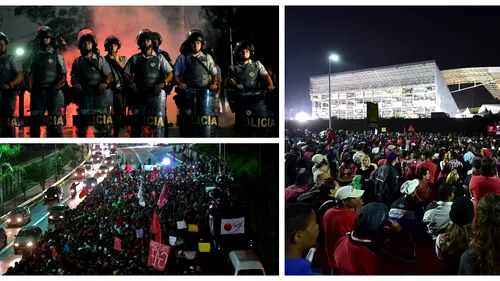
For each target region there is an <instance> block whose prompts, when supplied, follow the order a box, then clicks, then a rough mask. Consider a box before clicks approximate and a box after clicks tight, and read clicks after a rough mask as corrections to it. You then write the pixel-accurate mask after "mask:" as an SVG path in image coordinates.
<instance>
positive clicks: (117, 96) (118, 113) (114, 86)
mask: <svg viewBox="0 0 500 281" xmlns="http://www.w3.org/2000/svg"><path fill="white" fill-rule="evenodd" d="M121 46H122V42H121V41H120V39H118V37H116V36H115V35H110V36H108V37H107V38H106V40H105V41H104V49H105V50H106V52H108V54H107V55H106V56H105V57H104V59H106V61H107V62H108V64H109V66H110V69H111V84H110V88H111V90H112V91H113V109H114V114H113V115H114V116H113V118H114V121H113V122H114V125H115V126H114V131H113V136H114V137H115V138H117V137H119V134H120V128H121V127H122V126H123V124H122V118H123V116H124V115H125V101H124V99H125V94H124V90H125V86H126V85H127V84H128V82H129V81H127V80H126V78H125V72H124V71H123V68H125V65H126V64H127V58H126V57H125V56H120V55H119V54H118V51H119V50H120V48H121Z"/></svg>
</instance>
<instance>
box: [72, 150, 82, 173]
mask: <svg viewBox="0 0 500 281" xmlns="http://www.w3.org/2000/svg"><path fill="white" fill-rule="evenodd" d="M71 151H72V153H71V154H70V159H71V167H72V168H73V169H74V168H76V167H77V166H78V162H79V161H80V159H81V158H82V147H81V146H79V145H73V146H72V147H71Z"/></svg>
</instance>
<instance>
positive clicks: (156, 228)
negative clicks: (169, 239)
mask: <svg viewBox="0 0 500 281" xmlns="http://www.w3.org/2000/svg"><path fill="white" fill-rule="evenodd" d="M151 233H153V234H154V235H155V239H154V241H157V242H160V243H161V241H162V240H161V226H160V220H159V219H158V215H157V214H156V209H155V210H153V220H151Z"/></svg>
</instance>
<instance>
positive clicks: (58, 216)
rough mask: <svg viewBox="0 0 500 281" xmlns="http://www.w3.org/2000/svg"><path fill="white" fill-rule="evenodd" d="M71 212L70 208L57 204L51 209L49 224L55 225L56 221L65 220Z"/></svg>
mask: <svg viewBox="0 0 500 281" xmlns="http://www.w3.org/2000/svg"><path fill="white" fill-rule="evenodd" d="M68 210H69V206H68V205H66V204H64V203H59V204H55V205H54V206H52V207H51V208H50V213H49V223H51V224H52V223H54V222H56V221H62V220H64V217H65V215H66V212H67V211H68Z"/></svg>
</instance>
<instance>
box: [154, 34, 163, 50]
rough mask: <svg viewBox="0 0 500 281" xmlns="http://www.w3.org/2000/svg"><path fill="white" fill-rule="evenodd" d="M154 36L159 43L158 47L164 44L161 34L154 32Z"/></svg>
mask: <svg viewBox="0 0 500 281" xmlns="http://www.w3.org/2000/svg"><path fill="white" fill-rule="evenodd" d="M153 35H154V37H155V40H157V41H158V47H159V46H160V45H161V44H162V43H163V38H162V37H161V34H160V33H159V32H153Z"/></svg>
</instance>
